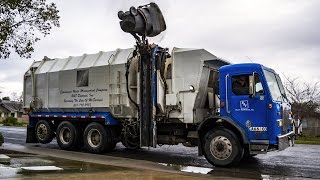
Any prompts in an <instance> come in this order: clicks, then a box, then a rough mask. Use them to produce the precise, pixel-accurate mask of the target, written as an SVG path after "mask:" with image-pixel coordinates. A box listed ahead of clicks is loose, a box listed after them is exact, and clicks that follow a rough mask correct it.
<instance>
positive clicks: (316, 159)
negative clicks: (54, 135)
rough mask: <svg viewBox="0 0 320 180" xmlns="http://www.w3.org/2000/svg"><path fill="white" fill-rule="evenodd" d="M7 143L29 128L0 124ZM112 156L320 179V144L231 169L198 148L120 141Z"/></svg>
mask: <svg viewBox="0 0 320 180" xmlns="http://www.w3.org/2000/svg"><path fill="white" fill-rule="evenodd" d="M0 132H2V133H3V135H4V139H5V142H6V143H12V144H19V145H26V144H25V137H26V129H25V128H16V127H5V126H1V127H0ZM31 146H34V147H42V148H48V149H59V147H58V145H57V143H56V141H55V140H54V141H53V142H51V143H50V144H32V145H31ZM107 155H109V156H114V157H125V158H130V159H137V160H146V161H151V162H156V163H159V164H161V165H164V166H170V167H173V168H174V169H177V170H180V171H188V170H189V172H190V171H193V172H201V173H207V174H210V175H211V176H213V177H225V176H228V177H237V178H251V179H261V178H262V179H269V178H271V179H273V178H275V179H279V178H280V179H282V178H290V179H291V178H293V179H301V178H304V179H309V178H310V179H318V178H320V156H319V155H320V146H319V145H295V146H294V147H290V148H287V149H286V150H284V151H280V152H270V153H268V154H266V155H257V156H255V157H254V158H250V159H247V160H243V161H242V162H241V163H240V165H239V166H237V167H232V168H218V167H213V166H212V165H211V164H209V163H208V162H207V160H206V159H205V158H204V157H199V156H198V152H197V148H196V147H192V148H190V147H184V146H182V145H178V146H167V145H164V146H161V147H158V148H155V149H154V148H150V149H149V150H148V149H146V148H142V149H139V150H136V151H130V150H127V149H125V148H124V146H122V145H121V143H118V144H117V147H116V148H115V150H114V152H112V153H108V154H107Z"/></svg>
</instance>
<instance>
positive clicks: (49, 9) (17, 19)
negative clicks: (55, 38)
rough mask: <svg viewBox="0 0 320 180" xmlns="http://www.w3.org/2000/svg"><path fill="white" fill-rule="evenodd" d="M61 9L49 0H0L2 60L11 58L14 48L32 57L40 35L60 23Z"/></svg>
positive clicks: (23, 55) (27, 56)
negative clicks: (48, 0) (47, 0)
mask: <svg viewBox="0 0 320 180" xmlns="http://www.w3.org/2000/svg"><path fill="white" fill-rule="evenodd" d="M58 12H59V11H58V10H57V7H56V5H55V4H54V3H47V2H46V0H0V59H6V58H9V56H10V54H11V51H12V50H14V51H15V52H16V53H17V54H19V56H20V57H24V58H30V57H31V53H32V52H33V51H34V48H33V45H34V43H35V42H37V41H39V40H40V39H39V38H38V37H37V35H39V34H43V35H44V36H46V35H48V34H50V30H51V29H52V27H53V26H56V27H59V26H60V25H59V18H60V17H59V15H58Z"/></svg>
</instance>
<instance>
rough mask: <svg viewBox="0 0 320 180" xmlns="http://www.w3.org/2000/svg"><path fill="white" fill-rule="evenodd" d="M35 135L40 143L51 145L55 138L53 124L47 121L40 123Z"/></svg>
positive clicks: (37, 125)
mask: <svg viewBox="0 0 320 180" xmlns="http://www.w3.org/2000/svg"><path fill="white" fill-rule="evenodd" d="M35 135H36V139H37V140H38V142H39V143H42V144H47V143H50V142H51V141H52V139H53V137H54V131H53V124H52V122H51V121H45V120H40V121H38V122H37V124H36V127H35Z"/></svg>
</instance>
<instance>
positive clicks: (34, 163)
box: [0, 154, 130, 179]
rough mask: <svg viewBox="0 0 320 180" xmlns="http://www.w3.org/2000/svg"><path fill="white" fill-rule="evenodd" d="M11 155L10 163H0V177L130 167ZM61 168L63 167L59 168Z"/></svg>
mask: <svg viewBox="0 0 320 180" xmlns="http://www.w3.org/2000/svg"><path fill="white" fill-rule="evenodd" d="M9 156H10V157H11V160H10V163H9V164H0V179H8V178H21V177H33V176H39V175H40V176H41V175H44V174H46V175H50V174H51V175H55V174H56V173H57V172H58V173H59V174H70V173H92V172H113V171H126V170H130V169H129V168H122V167H121V168H120V167H115V166H107V165H100V164H93V163H87V162H81V161H72V160H66V159H61V158H52V157H41V156H38V155H35V156H31V155H26V156H24V155H12V154H11V155H9ZM25 167H33V169H34V168H35V167H36V169H37V167H57V168H51V169H47V170H42V169H41V168H40V170H38V171H30V170H23V169H28V168H25ZM59 168H62V170H61V169H59Z"/></svg>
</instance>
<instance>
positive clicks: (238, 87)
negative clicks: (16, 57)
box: [232, 75, 249, 96]
mask: <svg viewBox="0 0 320 180" xmlns="http://www.w3.org/2000/svg"><path fill="white" fill-rule="evenodd" d="M232 92H233V94H235V95H236V96H243V95H249V75H236V76H232Z"/></svg>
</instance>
